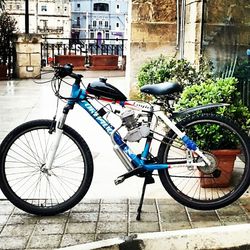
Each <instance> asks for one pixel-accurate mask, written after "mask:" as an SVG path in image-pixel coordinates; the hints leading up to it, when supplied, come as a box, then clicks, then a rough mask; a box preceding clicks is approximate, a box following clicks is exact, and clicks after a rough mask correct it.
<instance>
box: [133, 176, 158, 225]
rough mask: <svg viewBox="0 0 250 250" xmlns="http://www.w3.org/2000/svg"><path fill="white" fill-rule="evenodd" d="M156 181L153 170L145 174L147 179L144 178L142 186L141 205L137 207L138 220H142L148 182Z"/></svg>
mask: <svg viewBox="0 0 250 250" xmlns="http://www.w3.org/2000/svg"><path fill="white" fill-rule="evenodd" d="M154 182H155V180H154V178H153V177H152V172H149V173H147V175H146V176H145V179H144V183H143V186H142V193H141V200H140V204H139V207H138V209H137V216H136V220H141V209H142V204H143V200H144V195H145V190H146V186H147V184H152V183H154Z"/></svg>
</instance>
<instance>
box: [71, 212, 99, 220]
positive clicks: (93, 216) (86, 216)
mask: <svg viewBox="0 0 250 250" xmlns="http://www.w3.org/2000/svg"><path fill="white" fill-rule="evenodd" d="M97 219H98V213H80V212H77V213H71V214H70V216H69V222H70V223H79V222H96V221H97Z"/></svg>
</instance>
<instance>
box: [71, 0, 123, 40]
mask: <svg viewBox="0 0 250 250" xmlns="http://www.w3.org/2000/svg"><path fill="white" fill-rule="evenodd" d="M127 22H128V0H101V1H100V0H72V37H74V38H91V39H98V38H99V39H103V38H104V39H110V38H111V39H113V38H126V37H127Z"/></svg>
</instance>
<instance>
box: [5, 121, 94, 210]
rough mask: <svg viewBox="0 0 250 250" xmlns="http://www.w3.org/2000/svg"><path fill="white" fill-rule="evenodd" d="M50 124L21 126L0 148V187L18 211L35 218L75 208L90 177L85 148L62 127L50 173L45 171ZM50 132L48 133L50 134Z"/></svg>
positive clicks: (10, 134) (86, 148) (90, 162)
mask: <svg viewBox="0 0 250 250" xmlns="http://www.w3.org/2000/svg"><path fill="white" fill-rule="evenodd" d="M52 124H53V123H52V121H51V120H35V121H30V122H27V123H24V124H22V125H20V126H18V127H17V128H15V129H14V130H13V131H12V132H10V133H9V134H8V135H7V137H6V138H5V139H4V141H3V142H2V144H1V148H0V168H1V169H0V186H1V189H2V191H3V193H4V195H5V196H6V197H7V198H8V199H9V201H10V202H12V203H13V204H14V205H15V206H17V207H18V208H20V209H22V210H24V211H26V212H28V213H32V214H36V215H55V214H58V213H62V212H64V211H66V210H68V209H70V208H72V207H73V206H75V205H76V204H77V203H78V202H79V201H80V200H81V199H82V198H83V197H84V195H85V194H86V193H87V191H88V189H89V186H90V184H91V181H92V176H93V159H92V155H91V152H90V150H89V148H88V145H87V144H86V142H85V141H84V140H83V138H82V137H81V136H80V135H79V134H78V133H77V132H76V131H75V130H73V129H72V128H70V127H69V126H67V125H64V128H63V134H62V137H61V141H60V145H59V147H58V149H57V152H56V156H55V159H54V162H53V165H52V168H51V170H50V171H45V170H44V166H45V164H46V160H47V156H48V152H49V151H50V148H51V146H52V142H53V137H54V134H55V133H54V132H52V131H51V125H52ZM51 132H52V133H51Z"/></svg>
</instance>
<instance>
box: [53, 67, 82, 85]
mask: <svg viewBox="0 0 250 250" xmlns="http://www.w3.org/2000/svg"><path fill="white" fill-rule="evenodd" d="M73 67H74V66H73V65H72V64H65V65H64V66H57V67H54V69H55V76H56V77H58V78H64V77H66V76H70V77H72V78H74V79H75V80H76V81H79V82H80V81H81V78H82V77H83V76H82V75H80V74H75V73H73Z"/></svg>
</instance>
